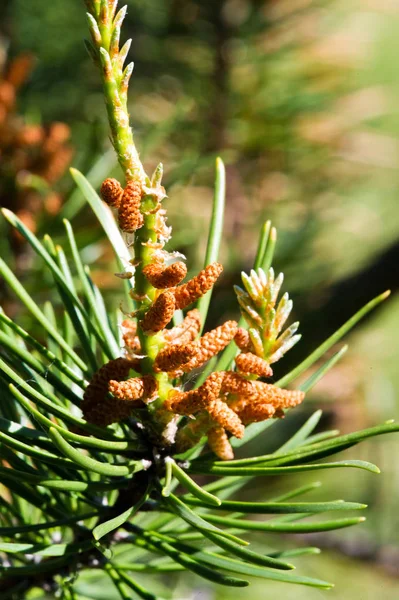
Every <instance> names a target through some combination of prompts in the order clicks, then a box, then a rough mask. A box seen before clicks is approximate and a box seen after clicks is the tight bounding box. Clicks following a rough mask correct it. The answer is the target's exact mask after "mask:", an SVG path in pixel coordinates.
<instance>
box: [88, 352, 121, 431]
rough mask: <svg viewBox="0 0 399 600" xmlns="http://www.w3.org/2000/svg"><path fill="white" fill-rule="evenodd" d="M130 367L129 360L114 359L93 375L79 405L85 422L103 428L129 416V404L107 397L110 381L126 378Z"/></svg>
mask: <svg viewBox="0 0 399 600" xmlns="http://www.w3.org/2000/svg"><path fill="white" fill-rule="evenodd" d="M131 366H132V363H131V361H130V360H129V359H126V358H116V359H114V360H110V361H109V362H107V363H106V364H105V365H103V366H102V367H101V368H100V369H99V370H98V371H97V372H96V373H94V375H93V377H92V379H91V381H90V383H89V385H88V386H87V388H86V390H85V393H84V395H83V400H82V404H81V409H82V412H83V416H84V418H85V419H86V421H88V422H89V423H93V424H94V425H100V426H103V427H105V426H107V425H110V424H111V423H117V422H118V421H122V420H123V419H126V418H127V417H128V416H129V415H130V412H131V409H132V407H131V406H129V403H127V402H119V401H118V400H115V399H114V398H110V397H108V385H109V382H110V381H111V380H112V379H114V380H122V379H124V378H125V377H127V376H128V375H129V371H130V368H131Z"/></svg>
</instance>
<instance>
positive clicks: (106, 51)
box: [88, 2, 172, 409]
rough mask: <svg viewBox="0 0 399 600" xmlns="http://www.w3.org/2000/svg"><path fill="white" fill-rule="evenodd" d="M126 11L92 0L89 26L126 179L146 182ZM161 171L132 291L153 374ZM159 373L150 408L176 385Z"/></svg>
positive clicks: (137, 246) (147, 204)
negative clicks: (136, 131)
mask: <svg viewBox="0 0 399 600" xmlns="http://www.w3.org/2000/svg"><path fill="white" fill-rule="evenodd" d="M125 12H126V9H124V8H122V9H121V10H120V11H119V13H117V15H116V16H115V18H114V17H113V9H112V8H111V3H109V4H108V5H107V3H105V2H103V3H101V8H100V5H98V4H96V3H93V4H92V10H91V13H89V15H88V21H89V28H90V32H91V35H92V41H93V44H94V46H95V49H96V54H97V57H98V62H99V63H100V70H101V76H102V83H103V92H104V98H105V104H106V108H107V113H108V120H109V124H110V128H111V137H112V143H113V146H114V148H115V151H116V154H117V156H118V161H119V163H120V165H121V167H122V169H123V172H124V174H125V177H126V180H127V181H138V182H140V183H141V185H142V186H143V185H144V184H146V185H147V186H150V185H151V183H150V180H149V179H148V177H147V175H146V173H145V171H144V168H143V165H142V163H141V161H140V158H139V155H138V152H137V149H136V146H135V144H134V139H133V132H132V129H131V127H130V123H129V114H128V110H127V89H128V83H129V78H130V75H131V72H132V70H133V63H130V64H129V65H128V66H127V67H126V68H125V70H123V60H124V54H125V52H124V51H123V50H122V53H120V52H119V46H118V38H119V33H120V27H121V24H122V21H123V18H124V15H125ZM161 173H162V171H161V170H159V173H158V177H157V178H156V179H157V180H156V181H155V183H154V182H153V183H154V194H152V193H151V190H148V192H149V193H148V194H147V195H145V196H144V197H143V200H142V202H141V207H140V210H141V212H142V214H143V217H144V224H143V226H142V227H141V228H140V229H138V230H137V232H136V234H135V240H134V256H135V261H136V265H137V266H136V270H135V284H134V290H132V297H133V298H134V300H135V302H136V306H137V311H136V317H137V319H138V322H139V326H138V335H139V337H140V342H141V349H142V354H143V355H145V357H146V358H145V359H144V360H143V361H142V371H143V373H149V374H153V363H154V360H155V358H156V356H157V354H158V352H159V350H160V349H161V348H162V346H163V345H164V341H163V337H162V334H161V333H158V334H155V335H151V336H150V335H146V334H145V333H144V332H143V331H142V329H141V327H140V320H141V319H142V318H143V316H144V314H145V312H146V311H147V310H148V309H149V308H150V306H151V305H152V304H153V302H154V301H155V299H156V296H157V290H155V288H153V287H152V285H151V284H150V283H149V282H148V281H147V279H146V278H145V277H144V275H143V269H144V267H146V266H147V265H149V264H152V263H153V262H154V252H155V250H156V244H157V242H158V234H157V232H156V219H157V217H156V213H155V212H154V209H156V207H157V204H158V198H157V193H156V192H157V190H158V189H160V185H159V183H160V182H159V181H158V180H159V179H160V175H161ZM155 377H156V379H157V380H158V388H159V398H160V399H159V401H157V402H156V403H153V405H152V408H154V409H155V408H157V407H159V405H160V404H162V402H163V400H164V399H165V398H166V395H167V394H168V392H169V390H170V389H171V387H172V386H171V385H170V384H169V382H168V378H167V375H166V374H164V373H160V374H156V375H155Z"/></svg>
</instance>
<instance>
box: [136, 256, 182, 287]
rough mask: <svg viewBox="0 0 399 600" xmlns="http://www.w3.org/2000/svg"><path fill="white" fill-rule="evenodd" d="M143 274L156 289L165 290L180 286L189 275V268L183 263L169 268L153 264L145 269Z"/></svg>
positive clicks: (177, 263) (173, 264)
mask: <svg viewBox="0 0 399 600" xmlns="http://www.w3.org/2000/svg"><path fill="white" fill-rule="evenodd" d="M143 274H144V276H145V277H146V279H147V280H148V281H149V282H150V283H151V285H152V286H153V287H154V288H157V289H165V288H171V287H175V286H176V285H178V284H179V283H180V282H181V281H182V280H183V279H184V278H185V276H186V275H187V267H186V265H185V264H184V263H183V262H175V263H172V264H171V265H169V266H168V267H164V266H162V265H159V264H151V265H147V266H146V267H144V269H143Z"/></svg>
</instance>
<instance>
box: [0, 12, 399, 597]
mask: <svg viewBox="0 0 399 600" xmlns="http://www.w3.org/2000/svg"><path fill="white" fill-rule="evenodd" d="M127 4H128V8H129V10H128V17H127V21H126V26H125V29H124V32H125V36H126V37H132V38H133V43H132V49H131V52H130V56H131V58H132V60H134V61H135V63H136V66H135V70H134V75H133V78H132V84H131V94H130V102H131V117H132V122H133V124H134V127H135V132H136V141H137V145H138V147H139V149H140V152H141V155H142V157H143V158H144V162H145V164H146V167H148V170H151V168H153V167H154V166H155V165H156V164H157V163H158V162H159V161H160V160H161V161H162V162H163V163H164V164H165V168H166V186H167V190H168V195H169V199H168V201H167V208H168V210H169V223H170V224H172V226H173V229H174V232H175V235H174V242H173V245H174V248H175V249H178V250H180V251H181V252H184V254H186V255H187V257H188V258H189V266H190V268H192V269H193V270H194V269H197V268H198V267H199V266H201V264H202V260H203V258H202V257H203V252H204V247H205V243H206V236H205V232H206V227H207V222H208V219H209V215H210V206H211V199H212V181H213V168H214V167H213V165H214V159H215V156H217V155H221V156H222V157H223V159H224V160H225V163H226V167H227V177H228V181H227V213H226V219H225V237H224V244H223V248H222V256H221V259H222V262H223V263H224V265H225V274H224V277H223V280H222V282H221V284H220V285H219V287H218V289H217V291H216V293H215V296H214V303H213V306H214V308H213V312H212V313H211V315H210V322H217V321H218V320H219V319H220V318H222V316H226V313H228V315H229V316H233V317H234V315H235V314H236V313H237V307H236V305H235V301H234V297H233V293H232V284H233V283H238V279H239V273H240V271H241V270H242V269H248V268H249V267H250V265H251V261H252V259H253V256H254V253H255V248H256V243H257V235H258V229H259V227H260V224H261V222H262V221H263V220H265V219H267V218H271V219H272V220H273V223H274V225H276V226H277V228H278V234H279V239H278V246H277V255H276V261H275V267H276V269H281V270H282V271H283V272H284V273H285V290H288V291H289V292H290V293H291V294H292V295H293V298H294V303H295V304H294V306H295V315H294V318H295V320H296V319H297V318H298V319H299V320H300V321H301V330H302V333H303V339H302V341H301V342H300V344H298V346H297V347H296V348H295V349H294V350H292V352H290V353H289V355H288V356H287V357H286V358H285V359H284V360H283V361H282V362H281V365H280V363H279V368H278V369H276V377H278V376H279V374H280V373H281V372H284V371H285V370H287V369H288V368H289V367H290V366H292V365H293V364H295V363H297V362H298V361H299V360H301V358H303V357H304V356H305V355H306V353H307V352H308V351H309V350H311V349H312V348H314V347H315V346H316V345H317V344H318V343H320V342H321V341H322V340H323V339H324V338H325V337H326V336H327V335H329V334H330V333H332V332H333V331H334V330H335V329H336V328H337V326H339V325H340V324H342V323H343V322H344V321H345V320H346V319H347V318H348V317H349V316H350V315H351V314H352V313H353V312H355V311H356V310H357V309H358V308H360V307H361V306H362V304H364V303H365V302H366V301H368V300H369V299H371V298H372V297H373V296H375V295H377V294H378V293H380V292H382V291H384V290H385V289H387V288H390V289H392V292H393V294H392V296H391V298H390V299H389V300H388V301H387V302H386V303H385V305H384V306H383V307H382V308H380V309H378V311H376V312H375V313H374V314H373V315H372V316H371V317H370V318H369V319H368V320H366V321H365V322H364V323H363V324H362V325H361V326H360V327H358V328H357V330H356V332H355V333H354V334H353V335H352V336H351V338H350V340H349V341H350V350H349V352H348V353H347V355H346V357H345V359H344V360H343V361H342V362H341V363H340V364H339V365H338V366H337V367H336V368H335V369H334V370H333V371H332V372H331V373H330V374H328V376H327V377H326V378H325V379H324V380H323V381H322V382H320V383H319V384H318V385H317V386H316V388H315V389H314V390H313V391H312V393H311V394H309V397H308V398H307V402H306V403H305V405H304V407H303V408H302V409H300V410H297V411H294V413H292V414H291V415H290V416H289V417H288V418H287V419H286V422H284V423H281V424H280V423H279V424H278V427H277V426H276V427H275V428H274V429H273V436H272V434H270V439H267V440H264V444H265V447H274V446H276V445H277V444H278V441H279V438H282V437H284V436H286V435H288V433H287V432H288V431H290V430H292V429H294V428H295V427H297V426H298V424H299V423H302V422H303V420H304V419H305V418H306V416H308V415H309V414H310V413H311V411H312V410H314V409H315V408H319V407H322V408H323V409H324V410H325V417H324V420H323V421H322V427H327V426H329V427H334V428H338V429H340V430H341V431H342V432H348V431H350V430H355V429H359V428H361V427H365V426H368V425H371V424H376V423H377V422H382V421H384V420H387V419H390V418H398V417H399V392H398V390H399V373H398V368H397V365H398V364H399V344H398V332H399V299H398V297H397V294H395V292H397V289H398V284H399V268H398V264H399V211H398V208H397V196H398V189H399V169H398V167H399V108H398V107H399V102H398V99H399V69H398V67H397V56H398V51H399V6H398V4H397V3H396V2H394V1H389V0H384V1H379V2H377V1H376V0H357V1H356V0H346V1H344V0H342V1H341V0H330V1H324V0H323V1H320V2H319V1H317V0H315V1H312V0H268V1H267V0H252V1H250V0H198V1H194V0H148V1H146V2H143V1H142V0H128V2H127ZM0 35H1V42H0V66H1V65H2V69H3V78H6V77H7V72H8V71H9V69H10V65H12V61H13V59H15V58H16V57H18V56H21V54H26V53H28V54H29V55H30V56H31V58H32V66H31V68H30V70H29V74H27V76H26V78H25V81H24V82H23V83H22V84H21V86H20V87H19V89H18V91H17V98H16V103H15V105H14V106H13V108H12V109H11V111H10V114H7V115H6V116H5V117H4V120H3V122H2V123H0V152H1V154H0V159H1V160H2V161H3V166H0V176H1V177H4V178H6V179H7V181H9V182H11V183H9V187H8V188H7V189H6V191H5V192H4V195H6V197H7V202H8V204H9V205H10V206H12V207H14V208H17V209H19V210H28V209H27V207H24V206H22V205H21V202H22V204H23V202H24V198H25V195H24V194H23V193H22V195H21V190H22V191H24V190H26V189H27V188H28V189H29V190H32V189H33V188H34V189H35V190H36V188H35V185H34V183H35V182H33V183H32V181H31V180H30V179H29V178H28V179H27V174H28V175H29V173H31V172H32V173H33V174H37V173H38V174H39V176H40V177H41V176H42V171H40V170H39V169H38V168H36V167H35V168H33V167H32V168H31V167H30V166H29V165H30V164H31V163H29V165H28V166H26V164H25V163H24V164H23V165H22V168H20V166H19V163H18V160H19V158H20V153H21V145H18V144H16V143H14V142H10V139H8V138H7V140H6V141H4V140H5V134H4V131H5V130H6V129H5V127H6V125H7V123H8V121H7V119H8V120H10V119H11V120H12V127H13V128H14V129H15V128H17V129H18V128H19V129H18V131H19V130H20V129H21V130H22V131H24V132H25V131H26V127H32V126H36V127H44V129H45V130H46V131H47V132H48V131H51V123H54V122H62V123H64V124H66V125H67V126H68V127H69V128H70V132H71V134H70V138H69V139H68V142H67V143H68V147H70V148H72V149H73V156H72V153H71V154H70V156H69V159H68V161H66V163H65V165H63V169H62V170H61V172H60V174H59V177H58V178H57V179H56V181H54V182H51V186H50V187H51V189H52V190H53V191H55V192H56V193H57V197H58V198H59V199H60V201H62V203H61V206H58V205H57V207H56V209H54V210H52V211H50V210H48V207H47V204H46V202H47V203H48V202H49V201H48V194H49V193H50V192H49V190H48V189H47V187H46V188H45V190H44V191H43V190H42V189H41V188H40V190H39V192H40V193H39V196H40V198H41V199H42V201H41V204H40V202H39V204H36V205H35V208H34V210H33V212H32V214H33V221H34V227H35V228H36V229H37V230H38V232H39V233H40V232H44V231H45V230H46V229H49V230H50V233H51V234H52V235H53V236H54V237H55V238H56V239H58V240H59V241H61V240H62V235H63V234H62V228H61V225H60V223H61V218H62V217H63V216H67V217H68V218H71V220H72V222H73V224H74V227H75V228H76V230H77V233H78V239H79V241H80V244H81V247H82V248H83V255H84V258H85V260H86V261H87V262H89V263H90V264H91V267H92V269H93V271H94V275H95V277H96V280H97V282H99V283H100V285H101V287H102V288H105V289H106V290H108V300H109V302H110V304H112V303H113V304H114V306H117V305H118V304H119V298H118V294H117V292H116V286H117V282H115V281H114V278H113V277H112V272H113V270H112V269H113V266H110V265H109V259H110V252H109V249H108V248H107V246H106V244H104V242H103V240H102V238H101V232H100V231H99V229H98V228H97V227H96V224H95V220H94V217H93V215H92V214H91V213H90V211H89V210H88V209H87V207H85V205H84V202H83V199H82V198H81V197H80V196H79V194H78V193H76V191H74V189H73V186H72V182H71V179H70V178H69V176H68V172H67V166H68V162H69V164H71V165H73V166H76V167H78V168H80V169H81V170H83V171H84V172H85V173H87V174H88V175H89V178H90V179H91V181H92V182H93V184H94V185H95V186H96V187H97V188H98V187H99V184H100V183H101V181H102V179H104V178H105V177H106V176H107V175H109V174H113V175H116V176H118V175H120V172H119V170H118V167H117V165H116V164H115V159H114V156H113V153H112V150H110V144H109V141H108V132H107V123H106V116H105V111H104V107H103V99H102V96H101V89H100V86H99V77H98V75H97V73H96V70H95V69H94V68H93V65H92V64H91V62H90V59H89V57H88V55H87V54H86V52H85V49H84V46H83V43H82V39H83V38H84V37H86V36H87V31H86V24H85V19H84V10H83V2H80V1H79V0H69V1H68V2H65V0H52V1H51V2H48V1H47V0H35V1H34V2H32V0H3V2H2V18H1V19H0ZM0 88H1V86H0ZM0 100H1V94H0ZM1 118H2V117H1V113H0V120H1ZM8 127H11V125H8ZM46 128H47V129H46ZM1 136H3V137H1ZM13 139H14V138H13ZM2 144H3V145H2ZM6 157H7V161H6V160H5V158H6ZM21 164H22V163H21ZM4 165H6V166H4ZM35 169H36V170H35ZM21 173H22V175H21ZM26 182H27V183H26ZM39 187H40V186H39ZM1 189H2V188H0V192H1ZM10 190H11V191H10ZM3 191H4V190H3ZM21 198H22V200H21ZM46 199H47V200H46ZM13 202H14V203H15V206H13ZM18 202H19V204H17V203H18ZM21 206H22V208H21ZM46 207H47V208H46ZM4 231H5V230H2V231H1V232H0V233H1V242H0V250H1V252H2V255H7V256H8V257H9V261H10V262H11V263H14V264H15V268H17V269H18V270H19V272H20V274H21V277H22V278H23V279H24V281H26V283H27V285H28V286H31V288H32V289H30V291H33V293H34V294H35V295H36V297H37V298H38V300H39V301H40V300H43V301H44V300H45V299H48V290H47V289H46V281H44V282H43V281H41V285H40V287H39V286H38V285H37V278H35V277H32V274H34V273H35V272H36V271H38V270H40V268H41V267H40V265H38V264H36V263H32V261H31V257H30V256H29V254H28V252H27V250H26V249H24V248H23V247H22V248H21V246H20V245H19V242H18V240H8V239H7V236H6V234H5V233H4ZM0 292H1V287H0ZM4 301H5V302H6V303H7V302H8V303H9V304H10V308H11V311H14V313H15V311H16V310H17V308H16V307H15V306H13V305H12V301H11V300H10V299H9V298H5V300H4ZM21 318H26V316H21ZM257 450H259V447H258V448H257ZM398 451H399V439H398V438H397V436H396V437H395V436H391V437H386V438H385V439H377V440H375V441H372V442H369V443H364V444H363V445H362V446H361V447H360V449H357V450H356V457H358V458H366V459H367V458H369V459H371V460H372V461H373V462H376V463H377V464H378V465H379V466H380V468H381V470H382V474H381V475H380V476H378V477H377V476H371V475H370V474H364V473H363V472H353V471H351V472H350V474H349V473H348V472H347V471H346V470H345V471H346V472H345V473H344V474H340V475H336V474H335V473H334V472H331V471H330V472H328V476H326V477H325V481H324V482H323V483H324V486H323V487H322V488H321V490H320V491H318V492H317V494H318V495H319V496H320V498H323V497H324V498H326V497H336V498H339V497H342V496H343V495H344V496H345V498H346V499H348V500H353V501H364V502H367V503H368V504H369V505H370V509H369V511H368V520H367V522H366V523H365V524H363V525H360V526H358V527H356V528H354V529H350V530H345V531H340V532H336V533H331V534H322V535H318V536H315V535H313V536H310V535H309V536H302V537H301V538H300V539H299V540H298V541H299V543H306V544H312V545H317V546H319V547H320V548H322V549H325V551H324V552H323V554H322V556H318V557H312V558H306V557H305V558H303V559H301V562H300V564H301V565H303V572H306V573H307V574H309V575H317V576H318V577H320V578H323V579H327V580H331V581H334V582H335V583H336V588H335V590H333V591H330V592H324V591H320V590H308V589H301V588H299V587H288V586H285V587H283V588H282V587H281V586H280V585H278V586H276V585H274V584H273V583H269V582H267V583H265V582H262V581H256V582H254V583H253V586H252V587H251V588H248V589H247V590H244V591H242V590H240V592H238V591H237V592H234V591H228V592H226V591H225V590H223V589H211V588H209V587H207V586H206V585H204V584H203V583H201V582H199V581H196V580H195V578H193V577H192V576H191V575H190V577H188V578H187V579H184V578H182V579H179V580H177V579H173V578H171V579H170V581H169V582H168V587H169V588H170V589H172V588H173V589H174V590H175V595H174V597H175V598H177V599H184V600H185V599H189V598H190V599H191V598H192V599H193V600H194V599H196V600H208V599H209V600H222V599H223V600H227V598H229V599H230V598H232V599H234V598H238V594H239V597H240V598H241V599H242V600H244V599H246V598H251V600H257V599H258V598H259V599H264V598H274V597H281V598H284V600H291V599H294V598H295V599H296V600H302V599H305V598H306V600H319V599H320V600H321V599H323V598H331V599H333V598H336V599H338V598H339V599H342V600H347V599H348V600H349V599H350V600H371V599H375V598H377V597H383V598H389V599H390V598H392V599H394V598H397V597H399V566H398V565H399V539H398V533H399V515H398V511H397V504H398V498H399V467H398V464H397V461H396V460H395V457H396V456H397V454H398ZM348 455H349V453H348ZM331 473H333V474H331ZM313 479H314V476H312V480H313ZM309 480H310V478H309ZM278 486H279V482H278V481H276V482H274V483H273V490H272V493H275V491H276V490H277V489H279V488H278ZM247 494H251V498H254V496H255V495H256V496H257V497H258V498H259V499H261V498H264V499H266V498H267V497H270V494H271V492H270V490H269V488H260V487H259V485H258V484H257V487H256V491H255V490H252V491H251V490H248V491H247ZM269 537H270V539H269ZM288 541H289V542H290V543H292V540H287V543H288ZM254 543H255V544H259V545H261V544H262V543H263V544H268V545H271V546H273V537H272V536H263V538H262V537H260V536H258V537H257V538H254ZM81 585H82V593H84V594H85V595H86V596H87V597H88V598H98V599H100V598H101V599H104V600H105V599H110V598H112V592H111V590H110V589H107V588H106V584H105V583H104V582H103V581H101V582H99V581H97V575H96V574H95V573H93V578H92V579H89V578H86V580H85V581H82V583H81ZM226 594H227V595H226ZM30 597H34V595H32V596H30Z"/></svg>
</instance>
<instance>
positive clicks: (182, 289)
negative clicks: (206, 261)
mask: <svg viewBox="0 0 399 600" xmlns="http://www.w3.org/2000/svg"><path fill="white" fill-rule="evenodd" d="M222 271H223V267H222V265H221V264H220V263H217V262H215V263H212V264H211V265H208V266H207V267H206V268H205V269H203V270H202V271H200V273H198V275H196V276H195V277H193V279H190V281H188V282H187V283H184V284H183V285H181V286H179V287H177V288H176V289H175V290H174V293H175V298H176V308H181V309H183V308H186V307H187V306H189V305H190V304H192V303H193V302H195V300H198V298H201V296H203V295H204V294H206V292H208V291H209V290H210V289H211V288H212V287H213V285H214V284H215V282H216V280H217V279H218V277H219V275H220V274H221V272H222Z"/></svg>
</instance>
